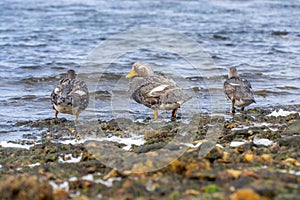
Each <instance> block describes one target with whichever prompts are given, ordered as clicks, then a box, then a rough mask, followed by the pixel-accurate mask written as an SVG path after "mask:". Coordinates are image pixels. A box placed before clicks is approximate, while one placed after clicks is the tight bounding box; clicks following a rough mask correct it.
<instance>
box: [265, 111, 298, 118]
mask: <svg viewBox="0 0 300 200" xmlns="http://www.w3.org/2000/svg"><path fill="white" fill-rule="evenodd" d="M295 113H296V112H295V111H284V110H282V109H279V111H276V110H274V111H273V112H272V113H271V114H269V115H267V116H274V117H279V116H283V117H285V116H288V115H290V114H295Z"/></svg>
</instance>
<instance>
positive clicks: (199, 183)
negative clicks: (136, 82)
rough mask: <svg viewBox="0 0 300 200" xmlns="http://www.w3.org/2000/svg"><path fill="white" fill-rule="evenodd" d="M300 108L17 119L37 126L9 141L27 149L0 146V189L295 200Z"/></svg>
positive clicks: (7, 193)
mask: <svg viewBox="0 0 300 200" xmlns="http://www.w3.org/2000/svg"><path fill="white" fill-rule="evenodd" d="M299 111H300V105H295V106H285V107H281V108H269V109H259V108H256V109H249V110H247V112H245V113H238V114H236V115H234V116H231V117H226V118H225V117H224V116H217V115H214V116H209V115H208V114H207V115H206V114H201V115H195V116H194V117H193V118H192V119H191V120H190V121H189V122H182V121H180V120H178V121H177V122H166V121H158V122H153V121H151V120H150V121H149V120H145V121H144V122H133V121H131V120H130V119H114V120H111V121H89V122H85V123H79V124H78V125H76V126H75V125H74V124H73V122H71V121H68V120H66V119H63V118H62V119H59V120H54V119H44V120H39V121H23V122H18V123H16V124H15V126H26V127H32V128H35V130H36V129H40V130H41V131H40V132H39V133H38V134H37V133H35V132H33V133H32V134H28V135H24V140H22V141H19V142H17V144H18V145H20V147H22V145H23V146H24V147H27V148H12V147H0V174H1V175H0V197H1V199H37V200H41V199H60V200H62V199H77V200H79V199H81V200H85V199H139V200H143V199H168V200H176V199H216V200H217V199H231V200H239V199H249V200H250V199H251V200H259V199H277V200H282V199H298V198H299V191H300V188H299V187H300V186H299V183H300V151H299V148H300V145H299V144H300V116H299ZM101 138H107V139H103V140H102V139H101ZM108 138H117V139H119V140H110V139H108ZM132 140H133V142H132ZM128 141H129V143H128ZM130 142H132V143H130Z"/></svg>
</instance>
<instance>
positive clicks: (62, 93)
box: [51, 69, 89, 123]
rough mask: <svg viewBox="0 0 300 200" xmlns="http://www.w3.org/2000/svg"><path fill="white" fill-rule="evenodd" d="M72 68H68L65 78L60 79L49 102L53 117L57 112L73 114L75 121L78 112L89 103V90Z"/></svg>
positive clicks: (56, 115)
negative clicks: (51, 106)
mask: <svg viewBox="0 0 300 200" xmlns="http://www.w3.org/2000/svg"><path fill="white" fill-rule="evenodd" d="M76 76H77V74H76V73H75V71H74V70H72V69H71V70H68V71H67V73H66V75H65V78H63V79H61V80H60V81H59V82H58V84H57V86H56V87H55V88H54V89H53V91H52V93H51V102H52V105H53V109H54V115H55V119H58V113H64V114H71V115H75V120H74V121H75V123H76V122H77V121H78V117H79V114H80V113H81V112H82V111H83V110H85V109H86V108H87V106H88V104H89V91H88V87H87V85H86V83H85V82H84V81H82V80H80V79H78V78H77V77H76Z"/></svg>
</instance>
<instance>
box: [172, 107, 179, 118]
mask: <svg viewBox="0 0 300 200" xmlns="http://www.w3.org/2000/svg"><path fill="white" fill-rule="evenodd" d="M177 111H178V108H175V109H174V110H172V116H171V121H176V113H177Z"/></svg>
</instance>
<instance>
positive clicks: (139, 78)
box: [126, 62, 190, 120]
mask: <svg viewBox="0 0 300 200" xmlns="http://www.w3.org/2000/svg"><path fill="white" fill-rule="evenodd" d="M126 78H132V80H131V82H130V93H131V97H132V98H133V99H134V100H135V101H136V102H137V103H140V104H143V105H145V106H147V107H148V108H151V109H153V111H154V119H157V118H158V111H157V110H172V120H174V119H176V113H177V110H178V108H180V106H181V105H182V104H183V103H184V102H186V101H187V100H189V99H190V98H189V97H188V96H187V95H186V94H185V93H184V92H183V91H182V89H181V88H180V87H179V86H178V85H177V84H176V82H175V81H173V80H172V79H171V78H169V77H167V76H165V75H163V74H160V73H154V72H153V70H152V68H151V67H150V66H149V65H148V64H145V63H142V62H137V63H135V64H134V65H133V66H132V69H131V71H130V72H129V74H128V75H127V76H126Z"/></svg>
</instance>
